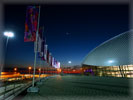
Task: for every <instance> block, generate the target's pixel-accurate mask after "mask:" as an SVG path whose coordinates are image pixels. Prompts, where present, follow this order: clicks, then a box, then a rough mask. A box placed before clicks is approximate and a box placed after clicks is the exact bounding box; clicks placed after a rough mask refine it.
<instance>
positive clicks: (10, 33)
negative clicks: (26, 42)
mask: <svg viewBox="0 0 133 100" xmlns="http://www.w3.org/2000/svg"><path fill="white" fill-rule="evenodd" d="M4 36H6V37H7V40H6V49H7V44H8V40H9V38H10V37H14V33H13V32H7V31H6V32H4ZM6 51H7V50H6ZM5 54H6V53H5ZM5 56H6V55H5ZM2 69H3V67H1V69H0V70H1V72H2ZM1 72H0V78H1Z"/></svg>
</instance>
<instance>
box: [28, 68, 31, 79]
mask: <svg viewBox="0 0 133 100" xmlns="http://www.w3.org/2000/svg"><path fill="white" fill-rule="evenodd" d="M28 69H29V75H30V70H31V67H29V68H28ZM30 78H31V75H30Z"/></svg>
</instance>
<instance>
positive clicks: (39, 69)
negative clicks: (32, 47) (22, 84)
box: [38, 68, 41, 80]
mask: <svg viewBox="0 0 133 100" xmlns="http://www.w3.org/2000/svg"><path fill="white" fill-rule="evenodd" d="M38 70H39V80H40V74H41V68H39V69H38Z"/></svg>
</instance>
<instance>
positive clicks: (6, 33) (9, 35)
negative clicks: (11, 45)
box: [4, 31, 14, 47]
mask: <svg viewBox="0 0 133 100" xmlns="http://www.w3.org/2000/svg"><path fill="white" fill-rule="evenodd" d="M4 35H5V36H6V37H7V41H6V47H7V44H8V40H9V38H10V37H14V33H13V32H9V31H6V32H4Z"/></svg>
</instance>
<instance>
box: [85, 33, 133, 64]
mask: <svg viewBox="0 0 133 100" xmlns="http://www.w3.org/2000/svg"><path fill="white" fill-rule="evenodd" d="M130 33H133V31H128V32H124V33H122V34H120V35H117V36H115V37H113V38H111V39H109V40H107V41H105V42H104V43H102V44H100V45H99V46H97V47H96V48H95V49H93V50H92V51H91V52H90V53H89V54H88V55H87V56H86V57H85V59H84V61H83V63H82V64H84V65H95V66H119V65H129V64H133V62H132V61H131V59H130V58H133V57H131V55H130V54H129V51H130V50H131V49H129V46H130V45H129V44H130V43H129V40H130V39H131V38H130V37H131V34H130ZM130 42H131V41H130ZM130 53H131V52H130Z"/></svg>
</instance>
